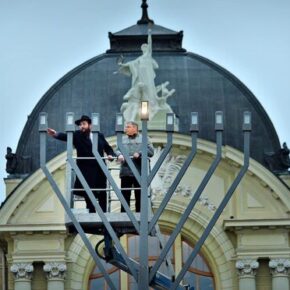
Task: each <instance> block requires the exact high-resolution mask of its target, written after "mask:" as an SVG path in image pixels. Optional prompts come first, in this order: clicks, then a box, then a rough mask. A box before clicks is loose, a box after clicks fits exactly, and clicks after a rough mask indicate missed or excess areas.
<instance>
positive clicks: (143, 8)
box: [137, 0, 154, 24]
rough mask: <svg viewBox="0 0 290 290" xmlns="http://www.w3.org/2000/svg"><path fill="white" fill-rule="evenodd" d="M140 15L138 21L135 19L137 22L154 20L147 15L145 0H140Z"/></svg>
mask: <svg viewBox="0 0 290 290" xmlns="http://www.w3.org/2000/svg"><path fill="white" fill-rule="evenodd" d="M141 8H142V17H141V19H140V20H139V21H137V24H154V21H153V20H151V19H150V18H149V16H148V11H147V8H148V4H147V0H142V5H141Z"/></svg>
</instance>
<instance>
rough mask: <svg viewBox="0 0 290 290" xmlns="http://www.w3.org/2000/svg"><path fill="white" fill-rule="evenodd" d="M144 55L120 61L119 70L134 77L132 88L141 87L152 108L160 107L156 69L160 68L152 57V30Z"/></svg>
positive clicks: (143, 49) (144, 47)
mask: <svg viewBox="0 0 290 290" xmlns="http://www.w3.org/2000/svg"><path fill="white" fill-rule="evenodd" d="M141 50H142V55H141V56H139V57H138V58H136V59H134V60H132V61H128V62H126V63H123V62H122V59H120V60H119V61H118V65H119V71H120V72H121V73H123V74H125V75H128V76H131V77H132V83H131V89H134V88H135V89H141V90H142V92H141V96H142V100H148V101H149V104H150V110H152V112H151V113H152V114H154V110H156V108H158V103H157V92H156V87H155V76H156V75H155V69H157V68H158V64H157V62H156V61H155V60H154V59H153V58H152V37H151V30H150V29H149V30H148V43H144V44H142V46H141Z"/></svg>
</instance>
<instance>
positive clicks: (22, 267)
mask: <svg viewBox="0 0 290 290" xmlns="http://www.w3.org/2000/svg"><path fill="white" fill-rule="evenodd" d="M33 270H34V268H33V265H32V264H30V263H18V264H13V265H12V266H11V267H10V271H11V272H12V273H13V274H14V278H15V279H31V277H32V272H33Z"/></svg>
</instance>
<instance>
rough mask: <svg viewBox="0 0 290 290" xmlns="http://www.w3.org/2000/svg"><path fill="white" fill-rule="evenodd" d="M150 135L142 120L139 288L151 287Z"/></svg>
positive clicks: (144, 121) (143, 289) (145, 123)
mask: <svg viewBox="0 0 290 290" xmlns="http://www.w3.org/2000/svg"><path fill="white" fill-rule="evenodd" d="M147 143H148V136H147V120H142V159H141V184H140V185H141V221H140V239H139V241H140V242H139V259H140V270H139V277H138V278H139V279H138V289H140V290H141V289H142V290H145V289H149V267H148V234H149V231H148V185H147V184H148V182H147V180H148V161H147V155H148V148H147Z"/></svg>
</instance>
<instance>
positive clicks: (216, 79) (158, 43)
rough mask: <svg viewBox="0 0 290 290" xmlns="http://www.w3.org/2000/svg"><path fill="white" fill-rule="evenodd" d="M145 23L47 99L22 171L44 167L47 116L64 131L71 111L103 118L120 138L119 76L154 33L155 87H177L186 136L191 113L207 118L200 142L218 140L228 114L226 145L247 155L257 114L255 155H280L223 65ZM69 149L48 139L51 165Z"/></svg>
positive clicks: (23, 142)
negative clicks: (246, 133)
mask: <svg viewBox="0 0 290 290" xmlns="http://www.w3.org/2000/svg"><path fill="white" fill-rule="evenodd" d="M142 19H143V21H139V22H138V23H137V24H136V25H133V26H131V27H129V28H127V29H124V30H122V31H120V32H117V33H109V38H110V49H108V50H107V52H106V53H104V54H102V55H99V56H96V57H94V58H92V59H90V60H88V61H86V62H85V63H83V64H81V65H79V66H78V67H76V68H75V69H73V70H72V71H70V72H69V73H67V74H66V75H65V76H63V77H62V78H61V79H60V80H59V81H58V82H56V83H55V84H54V85H53V86H52V87H51V88H50V89H49V90H48V91H47V93H46V94H45V95H44V96H43V97H42V98H41V99H40V101H39V102H38V104H37V105H36V107H35V108H34V109H33V111H32V113H31V115H30V116H29V118H28V121H27V123H26V125H25V128H24V130H23V132H22V135H21V138H20V140H19V144H18V147H17V152H16V153H17V155H18V156H22V157H23V156H24V157H25V159H24V160H25V161H26V164H22V165H21V166H18V168H17V170H16V173H22V174H23V173H31V172H33V171H35V170H36V169H37V168H39V133H38V116H39V113H40V112H47V113H48V122H49V127H52V128H55V129H56V130H60V131H61V130H64V125H65V115H66V112H74V113H75V116H76V117H79V116H81V115H83V114H86V115H89V114H91V113H92V112H98V113H100V118H101V131H102V132H103V133H104V134H105V135H106V136H111V135H114V134H115V131H114V129H115V125H114V124H115V114H116V113H117V112H119V111H120V107H121V105H122V102H123V96H124V95H125V94H126V92H127V91H128V89H129V88H130V78H128V77H126V76H124V75H122V74H119V73H117V71H118V65H117V59H118V58H119V57H120V55H121V54H122V55H123V56H124V58H125V60H126V61H129V60H132V59H135V58H136V57H138V56H139V55H140V53H141V52H140V45H141V44H142V43H144V42H146V39H147V31H148V28H150V29H151V30H152V39H153V57H154V59H155V60H156V61H157V63H158V64H159V69H158V70H157V71H156V79H155V83H156V84H157V85H158V84H161V83H163V82H164V81H169V83H170V84H169V87H170V88H173V89H175V94H174V95H173V96H171V97H170V98H169V99H168V104H169V105H170V106H171V108H172V110H173V111H174V113H175V114H176V115H177V116H178V117H179V120H180V124H179V132H180V133H182V134H189V127H190V124H189V123H190V112H192V111H196V112H198V113H199V118H200V133H199V138H202V139H205V140H209V141H213V142H214V141H215V132H214V115H215V111H223V112H224V116H225V131H224V139H223V140H224V141H223V143H224V145H229V146H231V147H234V148H236V149H238V150H241V149H242V147H243V136H242V134H241V127H242V117H243V112H244V111H250V112H251V113H252V120H253V131H252V140H251V157H252V158H254V159H255V160H256V161H258V162H260V163H261V164H264V154H265V152H276V151H277V150H279V149H280V144H279V139H278V136H277V133H276V131H275V129H274V127H273V124H272V122H271V120H270V118H269V117H268V115H267V113H266V112H265V110H264V109H263V107H262V106H261V104H260V103H259V101H258V100H257V98H256V97H255V96H254V95H253V93H252V92H251V91H250V90H249V89H248V88H247V87H246V86H245V85H244V84H243V83H242V82H241V81H239V80H238V79H237V78H236V77H235V76H234V75H232V74H231V73H230V72H228V71H227V70H225V69H224V68H222V67H221V66H219V65H217V64H216V63H214V62H212V61H210V60H208V59H206V58H204V57H201V56H199V55H196V54H194V53H191V52H188V51H186V50H185V49H183V48H182V36H183V32H182V31H180V32H175V31H173V30H170V29H167V28H164V27H162V26H159V25H156V24H154V23H152V21H151V20H149V19H148V18H146V17H145V18H144V16H143V18H142ZM142 19H141V20H142ZM64 150H65V144H62V143H61V142H54V141H53V140H48V152H47V158H48V160H50V159H52V158H53V157H55V156H56V155H58V154H59V153H61V152H62V151H64ZM24 163H25V162H24Z"/></svg>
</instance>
